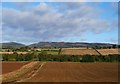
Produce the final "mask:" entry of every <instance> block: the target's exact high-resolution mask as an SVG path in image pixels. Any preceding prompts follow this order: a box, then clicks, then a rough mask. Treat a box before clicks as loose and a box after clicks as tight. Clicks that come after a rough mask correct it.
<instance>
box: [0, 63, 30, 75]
mask: <svg viewBox="0 0 120 84" xmlns="http://www.w3.org/2000/svg"><path fill="white" fill-rule="evenodd" d="M28 63H29V62H2V74H6V73H9V72H12V71H14V70H17V69H20V68H21V67H22V66H24V65H25V64H28ZM11 66H14V67H11Z"/></svg>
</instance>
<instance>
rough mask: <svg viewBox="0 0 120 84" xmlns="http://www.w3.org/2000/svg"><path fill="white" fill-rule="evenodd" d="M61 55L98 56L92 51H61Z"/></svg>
mask: <svg viewBox="0 0 120 84" xmlns="http://www.w3.org/2000/svg"><path fill="white" fill-rule="evenodd" d="M61 54H66V55H85V54H90V55H99V53H98V52H96V51H95V50H94V49H74V48H73V49H62V51H61Z"/></svg>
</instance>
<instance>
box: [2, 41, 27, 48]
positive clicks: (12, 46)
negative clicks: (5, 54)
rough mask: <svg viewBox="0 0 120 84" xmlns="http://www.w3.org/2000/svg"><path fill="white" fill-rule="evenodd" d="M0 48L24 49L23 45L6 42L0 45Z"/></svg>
mask: <svg viewBox="0 0 120 84" xmlns="http://www.w3.org/2000/svg"><path fill="white" fill-rule="evenodd" d="M0 46H2V48H20V47H24V46H25V45H24V44H21V43H16V42H8V43H0Z"/></svg>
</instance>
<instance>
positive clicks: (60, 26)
mask: <svg viewBox="0 0 120 84" xmlns="http://www.w3.org/2000/svg"><path fill="white" fill-rule="evenodd" d="M61 4H62V5H61V7H60V8H59V9H56V8H54V7H51V6H49V4H46V3H40V4H39V5H38V6H36V7H35V8H34V10H32V11H28V10H27V11H22V10H16V9H10V8H9V9H8V8H6V9H5V8H3V39H4V40H13V39H16V41H21V42H22V41H23V42H24V40H25V41H28V42H29V41H33V42H34V41H51V40H59V39H62V38H64V37H70V36H71V37H72V36H76V37H80V36H82V35H84V34H86V32H92V33H97V34H99V33H103V32H107V31H109V30H111V27H112V28H113V26H112V25H113V24H112V21H109V20H105V19H100V18H99V17H100V15H101V14H99V9H97V8H94V7H92V6H89V5H87V4H85V3H61ZM97 10H98V11H97ZM114 26H116V25H114Z"/></svg>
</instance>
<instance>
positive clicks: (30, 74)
mask: <svg viewBox="0 0 120 84" xmlns="http://www.w3.org/2000/svg"><path fill="white" fill-rule="evenodd" d="M45 63H46V62H43V63H42V64H41V63H39V64H38V66H37V67H35V68H34V70H33V71H31V72H30V73H27V74H25V75H27V76H26V77H23V76H22V77H20V78H18V79H15V80H12V81H10V82H4V83H2V84H17V83H19V82H24V81H26V80H28V79H31V78H32V77H34V76H35V75H36V74H37V73H38V71H40V70H41V68H42V67H43V65H44V64H45Z"/></svg>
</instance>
